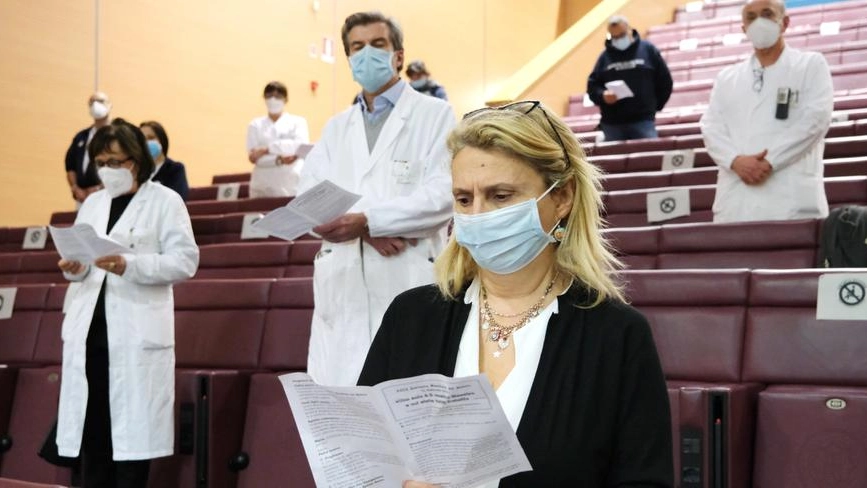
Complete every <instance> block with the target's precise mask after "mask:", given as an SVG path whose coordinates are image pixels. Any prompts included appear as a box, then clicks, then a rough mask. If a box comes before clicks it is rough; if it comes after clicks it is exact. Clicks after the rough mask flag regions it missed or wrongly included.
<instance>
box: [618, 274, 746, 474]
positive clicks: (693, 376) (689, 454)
mask: <svg viewBox="0 0 867 488" xmlns="http://www.w3.org/2000/svg"><path fill="white" fill-rule="evenodd" d="M623 278H624V281H625V282H626V283H627V288H626V289H627V295H628V297H629V298H630V299H631V300H632V304H633V305H634V306H635V307H636V308H638V310H640V311H641V312H642V313H643V314H644V315H645V316H646V317H647V319H648V321H649V322H650V326H651V328H652V330H653V337H654V342H655V343H656V347H657V351H658V352H659V355H660V360H661V361H662V367H663V371H664V372H665V375H666V378H667V379H668V380H669V381H668V389H669V400H670V402H671V407H672V408H671V412H672V427H673V440H674V456H675V476H676V479H677V480H678V482H679V483H681V484H682V485H683V486H713V485H712V483H711V480H714V479H715V478H716V477H717V476H719V477H722V478H725V479H727V480H730V484H725V485H721V486H749V478H750V470H751V462H750V461H751V455H750V453H751V446H752V432H753V427H752V420H753V417H752V412H753V411H754V404H755V396H756V394H757V393H758V391H759V390H760V385H757V384H740V381H741V360H740V358H741V345H742V344H743V335H744V317H745V315H746V305H747V294H748V290H747V283H748V282H749V272H748V271H746V270H690V271H662V270H658V271H628V272H624V273H623ZM689 482H698V484H696V485H689V484H687V483H689Z"/></svg>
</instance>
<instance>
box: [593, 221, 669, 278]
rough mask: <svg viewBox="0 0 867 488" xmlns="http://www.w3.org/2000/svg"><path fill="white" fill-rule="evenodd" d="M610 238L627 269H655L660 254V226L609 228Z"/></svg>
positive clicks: (606, 234) (608, 234)
mask: <svg viewBox="0 0 867 488" xmlns="http://www.w3.org/2000/svg"><path fill="white" fill-rule="evenodd" d="M604 235H605V237H606V238H607V239H608V240H609V242H610V243H611V245H612V247H613V248H614V250H615V252H616V253H617V254H618V257H619V258H620V260H621V261H623V263H624V264H625V265H626V268H627V269H655V268H656V267H657V263H656V256H657V255H658V254H659V227H657V226H654V227H622V228H617V229H607V230H605V231H604Z"/></svg>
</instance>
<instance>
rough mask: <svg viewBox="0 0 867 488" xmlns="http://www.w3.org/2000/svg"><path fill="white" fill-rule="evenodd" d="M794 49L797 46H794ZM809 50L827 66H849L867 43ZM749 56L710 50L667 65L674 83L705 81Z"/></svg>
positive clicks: (847, 43) (833, 44)
mask: <svg viewBox="0 0 867 488" xmlns="http://www.w3.org/2000/svg"><path fill="white" fill-rule="evenodd" d="M796 42H797V41H796ZM795 47H799V46H797V45H796V46H795ZM799 48H800V49H803V48H804V46H803V45H801V46H800V47H799ZM809 50H810V51H816V52H820V53H822V55H824V56H825V59H826V60H827V61H828V65H829V66H837V65H851V64H856V63H861V62H863V61H865V59H864V51H865V50H867V41H856V42H842V43H832V44H822V45H813V46H810V47H809ZM749 55H750V52H749V51H746V52H743V53H739V54H732V55H723V54H719V55H716V56H714V55H713V49H712V50H711V53H710V55H708V56H704V57H701V56H697V55H687V54H684V55H683V56H684V57H687V59H684V60H681V61H671V62H669V63H667V64H668V69H669V70H670V71H671V76H672V78H673V79H674V80H675V81H679V82H683V81H688V80H705V79H708V78H715V76H716V74H717V73H719V72H720V71H721V70H722V69H723V68H725V67H726V66H729V65H732V64H735V63H737V62H739V61H742V60H744V59H745V58H746V57H747V56H749Z"/></svg>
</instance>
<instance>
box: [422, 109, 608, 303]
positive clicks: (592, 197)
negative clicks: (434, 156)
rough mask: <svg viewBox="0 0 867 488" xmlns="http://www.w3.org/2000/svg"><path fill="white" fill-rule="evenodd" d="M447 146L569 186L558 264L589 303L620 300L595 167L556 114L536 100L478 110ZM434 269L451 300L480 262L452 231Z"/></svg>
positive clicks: (557, 253)
mask: <svg viewBox="0 0 867 488" xmlns="http://www.w3.org/2000/svg"><path fill="white" fill-rule="evenodd" d="M448 147H449V151H450V152H451V155H452V158H454V157H455V155H456V154H457V153H458V152H460V151H461V150H462V149H463V148H465V147H472V148H476V149H480V150H483V151H497V152H501V153H503V154H506V155H509V156H511V157H514V158H516V159H518V160H520V161H524V162H525V163H526V164H527V165H528V166H530V167H531V168H532V169H533V170H535V171H536V172H537V173H538V174H539V175H540V176H541V177H542V179H543V180H544V182H545V185H546V186H550V185H553V184H555V183H557V188H562V187H563V186H564V185H572V186H573V189H574V199H573V201H572V210H571V211H570V212H569V216H568V217H567V218H566V233H565V236H564V238H563V240H562V241H561V242H560V244H559V245H558V247H557V251H556V258H555V259H556V266H557V268H558V269H559V271H560V273H561V274H564V275H568V276H570V277H572V278H573V279H574V280H575V281H576V282H578V283H579V284H581V285H583V286H584V287H585V288H586V289H587V290H588V291H589V292H591V295H592V296H593V301H592V304H591V306H595V305H598V304H599V303H601V302H602V301H603V300H606V299H608V298H614V299H617V300H621V301H622V300H623V299H624V298H623V293H622V291H621V287H620V286H619V285H618V284H616V283H615V281H614V279H613V275H614V273H615V272H616V270H617V269H618V268H620V267H621V264H620V262H619V261H618V260H617V258H616V257H614V254H613V253H612V251H611V248H610V245H609V244H608V242H607V241H606V240H605V238H604V237H603V236H602V234H601V232H600V231H601V229H602V228H603V226H604V222H603V219H602V217H601V215H600V212H601V210H602V196H601V194H600V188H601V185H600V182H599V176H600V173H599V170H598V169H597V168H596V166H594V165H592V164H590V163H589V162H587V159H586V158H585V156H584V151H583V149H582V148H581V146H580V144H578V141H577V139H576V138H575V135H574V134H573V133H572V130H571V129H569V127H568V126H567V125H566V124H565V123H564V122H563V121H562V120H560V118H559V117H557V116H555V115H553V114H552V113H551V112H550V111H549V110H548V109H547V108H545V107H544V106H543V105H542V104H540V103H539V102H535V101H523V102H515V103H512V104H508V105H504V106H502V107H497V108H491V109H481V110H477V111H475V112H470V113H469V114H467V115H465V116H464V120H463V121H461V123H460V124H458V126H457V127H456V128H455V129H454V130H453V131H452V132H451V134H450V135H449V138H448ZM435 268H436V281H437V286H438V287H439V289H440V291H441V292H442V293H443V295H445V296H446V297H449V298H455V297H456V296H457V295H458V294H459V293H460V292H461V291H462V290H463V289H464V288H465V287H466V286H467V285H468V284H469V283H470V282H471V281H472V280H473V278H474V277H475V275H476V274H477V273H478V265H477V264H476V262H475V261H474V260H473V258H472V256H471V255H470V253H469V251H467V250H466V249H465V248H463V247H462V246H461V245H459V244H458V243H457V242H456V241H455V236H454V234H453V235H452V236H451V238H450V239H449V243H448V245H447V246H446V248H445V250H444V251H443V252H442V254H440V256H439V257H438V258H437V260H436V263H435Z"/></svg>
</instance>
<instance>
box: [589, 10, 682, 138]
mask: <svg viewBox="0 0 867 488" xmlns="http://www.w3.org/2000/svg"><path fill="white" fill-rule="evenodd" d="M608 34H609V36H608V37H609V38H608V40H607V41H605V50H604V51H603V52H602V54H600V55H599V59H598V60H597V61H596V66H595V67H594V68H593V72H592V73H591V74H590V77H589V78H588V80H587V94H588V95H589V96H590V99H591V100H593V103H595V104H596V105H599V110H600V112H601V113H602V120H601V122H600V124H599V125H600V128H601V129H602V132H603V133H604V134H605V140H606V141H622V140H626V139H645V138H654V137H657V135H656V125H655V119H656V112H658V111H660V110H662V108H663V107H665V103H666V102H668V98H669V97H670V96H671V87H672V84H673V83H672V80H671V73H670V72H669V71H668V66H667V65H666V64H665V61H664V60H663V59H662V55H661V54H660V53H659V50H658V49H656V46H654V45H653V44H651V43H649V42H647V41H643V40H641V37H640V36H639V35H638V32H637V31H635V30H633V29H632V28H631V27H630V26H629V21H627V20H626V18H625V17H623V16H621V15H615V16H614V17H611V19H610V20H609V21H608ZM629 92H631V95H630V93H629ZM618 95H619V96H618Z"/></svg>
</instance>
